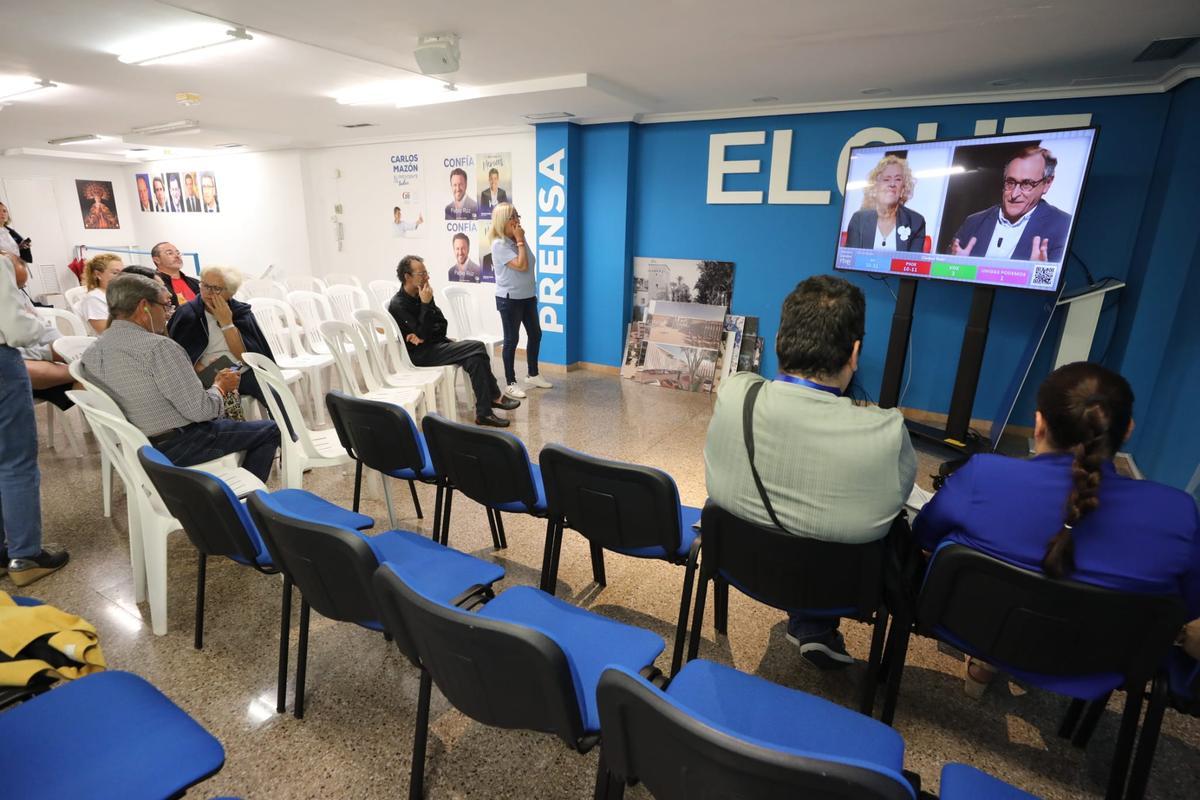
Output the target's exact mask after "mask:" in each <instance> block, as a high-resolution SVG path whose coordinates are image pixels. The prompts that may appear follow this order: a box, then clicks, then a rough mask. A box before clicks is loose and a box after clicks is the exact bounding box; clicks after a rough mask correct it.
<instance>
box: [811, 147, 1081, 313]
mask: <svg viewBox="0 0 1200 800" xmlns="http://www.w3.org/2000/svg"><path fill="white" fill-rule="evenodd" d="M1095 142H1096V129H1095V128H1076V129H1073V130H1061V131H1047V132H1039V133H1015V134H1005V135H1003V136H979V137H974V138H971V139H946V140H939V141H931V142H913V143H911V144H890V145H869V146H865V147H855V148H853V149H851V151H850V167H849V170H848V172H847V176H846V192H845V201H844V204H843V206H842V216H841V227H840V231H839V240H838V247H837V255H836V257H835V260H834V268H835V269H838V270H844V271H847V272H866V273H870V274H875V275H892V276H897V277H906V278H924V279H929V280H941V281H955V282H958V283H972V284H982V285H985V286H1001V287H1005V288H1016V289H1027V290H1033V291H1041V292H1057V291H1058V290H1059V288H1060V287H1061V285H1062V279H1063V272H1064V271H1065V268H1066V259H1067V253H1068V252H1069V249H1070V245H1071V234H1072V232H1073V231H1074V228H1075V219H1076V216H1077V214H1078V211H1079V199H1080V196H1081V195H1082V194H1083V187H1084V183H1085V182H1086V180H1087V173H1088V170H1089V168H1090V166H1091V161H1092V151H1093V149H1094V146H1095Z"/></svg>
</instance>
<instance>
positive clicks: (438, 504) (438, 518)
mask: <svg viewBox="0 0 1200 800" xmlns="http://www.w3.org/2000/svg"><path fill="white" fill-rule="evenodd" d="M444 490H445V486H443V485H442V483H441V482H440V481H439V482H438V485H437V496H435V497H434V498H433V537H432V538H433V540H434V541H435V542H436V541H438V540H439V539H440V538H441V535H442V493H443V492H444Z"/></svg>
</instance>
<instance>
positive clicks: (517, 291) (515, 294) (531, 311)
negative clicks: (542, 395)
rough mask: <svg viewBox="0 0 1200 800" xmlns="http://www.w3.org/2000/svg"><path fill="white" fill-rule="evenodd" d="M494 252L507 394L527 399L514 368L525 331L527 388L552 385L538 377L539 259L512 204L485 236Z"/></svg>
mask: <svg viewBox="0 0 1200 800" xmlns="http://www.w3.org/2000/svg"><path fill="white" fill-rule="evenodd" d="M484 241H485V242H487V243H488V244H490V245H491V248H492V267H493V269H495V271H496V310H497V311H499V312H500V321H501V323H502V324H503V326H504V346H503V350H502V351H501V352H502V354H503V357H504V380H505V383H506V384H507V388H506V389H505V390H504V392H505V394H507V395H508V396H509V397H518V398H520V397H524V396H525V392H524V390H522V389H521V386H520V384H518V383H517V373H516V368H515V365H514V363H513V362H514V361H515V359H516V354H517V339H518V337H519V336H520V329H521V326H524V327H525V354H526V357H527V359H528V364H529V366H528V370H529V373H528V377H527V378H526V380H525V385H526V386H535V387H537V388H539V389H549V388H550V387H551V386H553V384H552V383H550V381H548V380H546V379H545V378H543V377H541V376H540V375H538V347H539V346H540V345H541V343H542V326H541V323H540V322H539V321H538V311H537V291H536V286H535V281H536V267H537V259H536V258H535V257H534V255H533V252H532V251H531V250H530V248H529V245H528V243H527V242H526V241H525V229H524V228H522V227H521V215H520V214H518V213H517V210H516V209H515V208H514V207H513V205H512V203H501V204H500V205H498V206H496V207H495V208H494V209H493V210H492V225H491V227H490V228H489V229H488V231H487V233H485V234H484Z"/></svg>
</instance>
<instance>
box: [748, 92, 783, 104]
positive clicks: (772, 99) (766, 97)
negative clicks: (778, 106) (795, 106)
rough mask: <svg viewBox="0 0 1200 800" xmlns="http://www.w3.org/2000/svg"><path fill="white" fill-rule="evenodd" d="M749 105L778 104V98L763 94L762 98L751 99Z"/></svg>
mask: <svg viewBox="0 0 1200 800" xmlns="http://www.w3.org/2000/svg"><path fill="white" fill-rule="evenodd" d="M750 102H751V103H778V102H779V98H778V97H776V96H775V95H771V94H764V95H763V96H762V97H751V98H750Z"/></svg>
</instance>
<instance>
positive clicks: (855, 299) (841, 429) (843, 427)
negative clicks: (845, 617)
mask: <svg viewBox="0 0 1200 800" xmlns="http://www.w3.org/2000/svg"><path fill="white" fill-rule="evenodd" d="M865 328H866V300H865V299H864V298H863V294H862V291H861V290H860V289H859V288H858V287H856V286H854V285H853V284H851V283H850V282H848V281H846V280H843V279H842V278H836V277H833V276H830V275H816V276H814V277H812V278H809V279H808V280H806V281H804V282H802V283H801V284H800V285H798V286H797V287H796V288H795V289H794V290H793V291H792V293H791V294H790V295H788V297H787V299H786V300H784V301H783V312H782V314H781V318H780V321H779V333H778V335H777V337H776V341H775V352H776V355H777V356H778V357H779V374H778V375H777V376H776V377H775V380H773V381H764V379H763V378H761V377H759V376H758V375H755V374H753V373H749V372H739V373H737V374H736V375H733V376H732V377H730V378H727V379H726V380H724V381H723V382H722V383H721V390H720V394H718V396H717V404H716V408H715V409H714V410H713V417H712V422H711V423H710V424H709V427H708V440H707V441H706V443H705V445H704V476H705V481H706V482H707V484H708V496H709V498H710V499H711V500H712V501H713V502H715V503H716V504H717V505H719V506H721V508H723V509H725V510H726V511H729V512H730V513H732V514H734V515H735V516H738V517H741V518H742V519H744V520H746V521H747V522H752V523H754V524H756V525H760V526H762V527H766V528H782V529H783V530H784V532H786V533H790V534H793V535H795V536H808V537H811V538H813V539H821V540H823V541H828V542H848V543H860V542H871V541H875V540H877V539H882V538H883V537H884V536H886V535H887V533H888V530H889V529H890V528H891V524H892V520H893V519H895V517H896V515H897V514H898V513H900V509H901V508H902V507H903V506H904V501H905V500H906V499H907V498H908V495H909V493H910V492H911V491H912V487H913V479H914V478H915V476H916V471H917V462H916V456H915V455H914V454H913V448H912V443H911V442H910V441H909V438H908V431H907V430H906V429H905V427H904V418H903V417H902V416H901V415H900V412H899V411H898V410H897V409H894V408H892V409H882V408H878V407H876V406H856V405H854V404H853V403H852V402H851V401H850V398H848V397H845V396H844V394H845V391H846V387H847V386H849V385H850V380H851V379H852V378H853V377H854V373H855V371H856V370H857V369H858V356H859V351H860V350H861V348H862V339H863V333H864V331H865ZM756 385H758V386H759V388H758V389H755V391H757V392H758V396H757V397H756V398H754V406H753V410H752V413H753V417H752V420H753V430H754V434H755V436H754V465H753V466H754V468H755V469H756V470H757V472H758V477H759V478H760V479H761V481H762V491H761V492H760V491H759V488H758V486H757V485H756V482H755V476H754V473H753V472H752V470H751V463H750V459H749V458H748V456H747V448H746V437H745V434H744V429H743V428H744V426H743V420H742V415H743V409H744V406H745V403H746V399H747V395H748V394H749V392H750V391H751V389H752V388H753V387H755V386H756ZM764 494H765V495H766V498H767V500H768V501H769V502H770V508H771V509H772V510H773V511H774V514H772V513H770V512H768V511H767V504H766V503H765V502H764V499H763V495H764ZM838 623H839V620H838V618H837V617H808V616H805V615H804V614H802V613H796V614H793V615H791V618H790V619H789V620H788V629H787V631H788V632H787V638H788V641H790V642H791V643H792V644H795V645H797V646H798V647H799V648H800V654H801V655H803V656H804V657H805V658H807V659H808V660H809V661H811V662H812V663H814V664H816V665H817V666H818V667H820V668H822V669H834V668H839V667H844V666H846V665H847V664H851V663H853V662H854V659H853V658H851V657H850V656H849V655H847V653H846V646H845V642H844V641H843V639H842V635H841V634H840V633H839V632H838Z"/></svg>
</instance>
